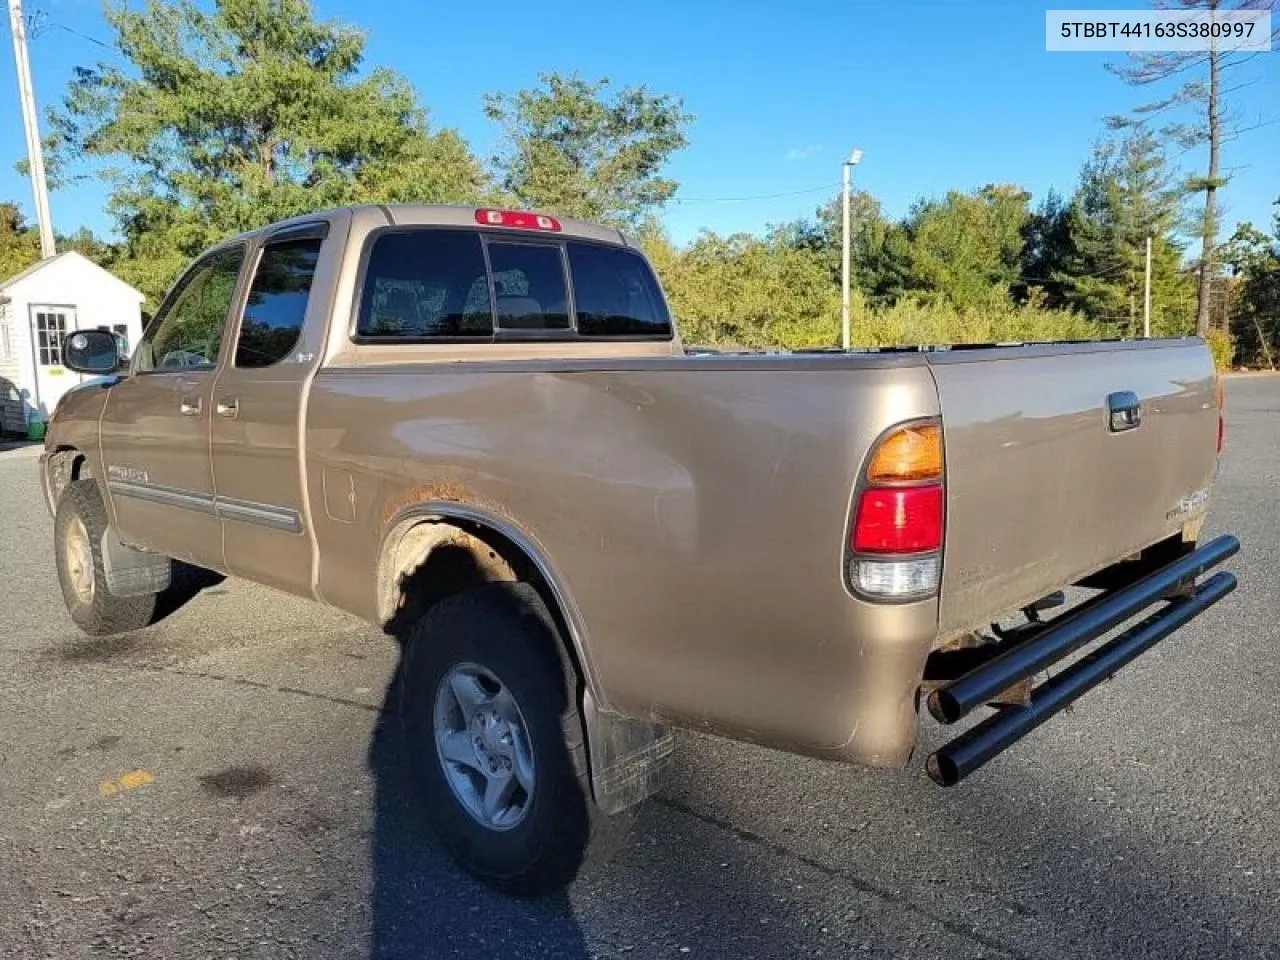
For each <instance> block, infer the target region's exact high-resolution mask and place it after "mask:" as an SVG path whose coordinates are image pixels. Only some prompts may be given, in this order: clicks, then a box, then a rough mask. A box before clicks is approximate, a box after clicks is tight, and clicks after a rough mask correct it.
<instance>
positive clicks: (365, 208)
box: [224, 203, 630, 246]
mask: <svg viewBox="0 0 1280 960" xmlns="http://www.w3.org/2000/svg"><path fill="white" fill-rule="evenodd" d="M497 209H498V208H495V207H482V206H474V205H469V204H444V203H385V204H384V203H378V204H373V203H367V204H358V205H353V206H347V207H335V208H332V209H328V210H318V211H316V212H315V213H307V214H303V215H301V216H297V217H290V218H289V219H287V220H278V221H276V222H275V223H270V224H267V225H266V226H263V227H259V228H258V229H256V230H249V231H246V232H245V233H242V234H240V235H239V236H237V237H229V238H228V239H227V240H226V241H224V242H226V243H231V242H233V241H235V240H245V239H249V238H251V237H256V236H257V235H259V234H261V233H265V232H268V231H273V230H277V229H279V228H280V227H283V226H288V225H290V224H302V223H314V222H315V221H317V220H335V219H338V218H339V217H342V216H347V215H350V216H355V217H360V216H373V217H376V218H378V219H380V220H382V221H384V222H385V223H386V224H387V225H388V226H398V227H400V226H408V227H414V226H417V227H481V226H483V227H484V228H485V229H486V230H498V231H510V232H511V233H516V234H530V233H536V234H548V235H551V236H568V237H578V238H580V239H584V240H595V241H597V242H600V243H614V244H619V245H622V246H630V243H629V242H628V240H627V238H626V236H625V235H624V234H622V233H621V232H619V231H617V230H614V229H612V228H611V227H604V226H601V225H600V224H596V223H589V222H587V221H585V220H575V219H572V218H570V217H561V216H554V217H551V216H550V215H547V216H548V217H550V219H551V221H552V222H554V223H555V224H556V225H557V229H554V230H536V229H532V228H524V227H510V226H503V225H501V224H489V223H481V222H479V221H478V220H477V217H476V214H477V213H478V212H480V211H482V210H486V211H487V210H497ZM501 212H503V213H508V214H510V213H525V214H534V213H535V211H527V210H520V211H515V210H505V209H504V210H502V211H501Z"/></svg>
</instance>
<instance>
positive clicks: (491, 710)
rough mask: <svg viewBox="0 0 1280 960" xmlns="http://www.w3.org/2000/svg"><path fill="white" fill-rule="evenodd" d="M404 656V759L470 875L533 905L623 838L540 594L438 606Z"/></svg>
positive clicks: (487, 595) (496, 590)
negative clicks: (594, 792)
mask: <svg viewBox="0 0 1280 960" xmlns="http://www.w3.org/2000/svg"><path fill="white" fill-rule="evenodd" d="M404 656H405V665H404V671H403V685H402V688H401V689H402V698H403V699H402V702H401V704H400V713H401V716H402V717H403V718H404V723H405V728H406V734H407V738H406V739H407V744H406V746H407V747H408V750H409V755H410V756H411V757H412V763H413V765H414V768H415V771H416V772H417V774H418V777H417V779H418V782H419V783H420V785H421V789H422V792H423V796H424V799H425V801H426V805H427V812H428V815H429V816H430V818H431V820H432V822H433V826H434V828H435V830H436V833H437V835H438V836H439V837H440V838H441V839H442V841H443V842H444V844H445V846H446V847H447V848H448V849H449V851H450V853H452V854H453V856H454V857H455V859H457V860H458V861H459V862H460V863H461V864H462V865H463V866H464V867H465V868H466V869H467V870H469V871H470V872H472V873H473V874H475V875H476V876H477V877H479V878H480V879H481V880H483V881H484V882H485V883H487V884H489V885H490V886H493V887H495V888H497V889H500V890H502V891H504V892H507V893H514V894H518V895H524V896H536V895H540V894H543V893H548V892H551V891H554V890H558V889H560V888H562V887H564V886H565V885H567V884H568V883H569V882H571V881H572V880H573V879H574V877H575V876H577V874H578V872H579V871H580V869H581V868H582V866H583V864H584V862H585V861H586V860H587V859H588V858H589V857H591V858H594V857H595V856H596V855H598V854H602V853H605V852H607V850H608V849H609V848H610V847H611V846H612V845H613V843H615V842H616V841H617V840H618V839H619V838H620V835H621V833H622V831H624V830H625V826H626V823H627V822H628V821H629V817H628V816H627V814H625V813H624V814H623V815H621V816H620V817H605V816H604V815H603V814H601V813H600V811H599V810H598V809H597V808H596V806H595V803H594V801H593V800H592V796H591V789H590V783H589V775H588V763H587V752H586V744H585V737H584V733H583V723H582V718H581V715H580V712H579V709H578V690H577V679H576V674H575V673H574V671H573V668H572V666H571V664H569V663H568V662H567V661H566V659H565V657H564V655H563V654H562V653H561V648H560V646H559V637H558V632H557V630H556V627H555V623H554V620H553V619H552V618H551V616H550V614H549V612H548V611H547V608H546V606H545V605H544V604H543V603H542V600H541V598H540V597H539V596H538V594H537V592H536V591H535V590H534V589H533V588H532V587H530V586H529V585H528V584H522V583H494V584H489V585H486V586H483V587H479V588H477V589H474V590H469V591H467V592H465V593H462V594H458V595H456V596H453V597H449V598H447V599H445V600H442V601H440V602H439V603H437V604H436V605H435V606H433V607H432V608H431V610H430V611H428V613H427V615H426V616H425V617H424V618H423V619H422V620H421V621H419V622H418V624H417V625H416V626H415V627H414V628H413V629H412V630H411V632H410V635H409V637H408V642H407V646H406V649H405V653H404Z"/></svg>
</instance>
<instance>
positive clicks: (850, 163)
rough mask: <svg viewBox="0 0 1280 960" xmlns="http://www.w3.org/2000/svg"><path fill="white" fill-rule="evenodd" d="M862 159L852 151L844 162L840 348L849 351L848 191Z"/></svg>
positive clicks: (857, 153)
mask: <svg viewBox="0 0 1280 960" xmlns="http://www.w3.org/2000/svg"><path fill="white" fill-rule="evenodd" d="M861 159H862V151H861V150H854V151H853V153H851V154H849V159H848V160H846V161H845V162H844V177H843V180H844V191H843V198H844V234H843V249H842V251H841V254H842V256H841V261H840V346H841V347H842V349H844V350H846V351H847V350H848V349H849V191H850V189H851V187H852V186H853V168H854V167H856V166H857V165H858V161H859V160H861Z"/></svg>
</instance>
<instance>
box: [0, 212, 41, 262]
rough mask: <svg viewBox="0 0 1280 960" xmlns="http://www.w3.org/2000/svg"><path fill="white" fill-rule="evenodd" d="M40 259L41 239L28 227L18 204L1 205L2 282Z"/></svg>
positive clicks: (0, 251) (0, 256)
mask: <svg viewBox="0 0 1280 960" xmlns="http://www.w3.org/2000/svg"><path fill="white" fill-rule="evenodd" d="M39 259H40V238H39V236H38V235H37V234H36V231H35V230H34V229H33V228H31V227H29V226H27V221H26V218H25V217H23V215H22V210H21V209H20V208H19V207H18V205H17V204H16V203H11V202H9V201H5V202H3V203H0V280H8V279H9V278H10V277H12V276H13V275H14V274H15V273H19V272H21V271H23V270H25V269H26V268H27V267H29V266H31V264H33V263H35V262H36V261H37V260H39Z"/></svg>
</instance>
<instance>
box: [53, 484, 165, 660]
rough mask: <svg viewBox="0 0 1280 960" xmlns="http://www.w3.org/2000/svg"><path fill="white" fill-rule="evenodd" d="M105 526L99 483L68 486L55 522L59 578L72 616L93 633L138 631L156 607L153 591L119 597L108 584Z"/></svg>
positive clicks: (104, 513)
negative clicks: (104, 545)
mask: <svg viewBox="0 0 1280 960" xmlns="http://www.w3.org/2000/svg"><path fill="white" fill-rule="evenodd" d="M109 526H110V524H109V521H108V520H107V508H106V506H105V505H104V504H103V502H102V495H101V494H100V493H99V491H98V484H97V483H96V482H95V481H93V480H73V481H71V483H69V484H67V486H66V488H65V489H64V490H63V491H62V496H61V497H59V499H58V509H57V512H56V513H55V514H54V520H53V535H54V553H55V559H56V561H57V567H58V581H59V583H60V584H61V585H62V598H63V600H65V601H66V604H67V612H68V613H70V614H71V619H72V620H73V621H75V624H76V626H77V627H79V628H80V629H81V630H83V631H84V632H85V633H87V634H90V635H91V636H95V637H97V636H107V635H109V634H113V633H127V632H128V631H130V630H140V629H142V628H143V627H145V626H147V625H148V624H150V623H151V619H152V616H153V615H154V613H155V606H156V595H155V594H154V593H148V594H143V595H141V596H132V597H122V596H118V595H116V594H114V593H112V592H111V590H110V588H109V587H108V585H107V575H106V569H105V566H104V560H103V556H102V541H103V537H104V536H110V535H111V534H110V531H109Z"/></svg>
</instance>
